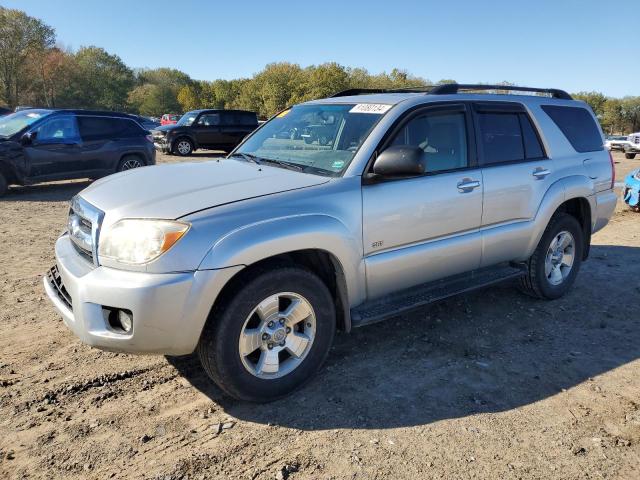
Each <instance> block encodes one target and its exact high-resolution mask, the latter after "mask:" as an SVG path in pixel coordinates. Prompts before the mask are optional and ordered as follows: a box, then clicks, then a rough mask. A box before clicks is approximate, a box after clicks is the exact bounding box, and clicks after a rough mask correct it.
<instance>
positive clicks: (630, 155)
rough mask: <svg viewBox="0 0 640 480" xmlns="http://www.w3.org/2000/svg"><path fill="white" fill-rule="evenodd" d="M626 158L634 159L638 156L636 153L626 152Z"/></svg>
mask: <svg viewBox="0 0 640 480" xmlns="http://www.w3.org/2000/svg"><path fill="white" fill-rule="evenodd" d="M624 158H626V159H627V160H633V159H634V158H636V154H635V153H625V154H624Z"/></svg>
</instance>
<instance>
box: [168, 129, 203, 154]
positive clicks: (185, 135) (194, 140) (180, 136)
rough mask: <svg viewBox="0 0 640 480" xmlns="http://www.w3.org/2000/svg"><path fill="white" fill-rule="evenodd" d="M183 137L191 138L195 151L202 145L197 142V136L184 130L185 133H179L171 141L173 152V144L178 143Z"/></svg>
mask: <svg viewBox="0 0 640 480" xmlns="http://www.w3.org/2000/svg"><path fill="white" fill-rule="evenodd" d="M183 138H184V139H187V140H189V141H190V142H191V145H193V151H195V150H197V149H198V148H200V145H199V144H198V142H196V139H195V137H194V136H193V135H191V134H190V133H186V132H183V133H179V134H177V135H176V138H174V139H173V140H172V141H171V145H170V146H169V147H170V149H171V151H172V152H173V146H174V145H175V144H176V142H178V141H179V140H182V139H183Z"/></svg>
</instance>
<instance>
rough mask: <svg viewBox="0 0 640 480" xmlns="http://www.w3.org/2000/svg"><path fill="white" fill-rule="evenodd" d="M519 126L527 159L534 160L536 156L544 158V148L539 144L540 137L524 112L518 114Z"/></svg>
mask: <svg viewBox="0 0 640 480" xmlns="http://www.w3.org/2000/svg"><path fill="white" fill-rule="evenodd" d="M519 118H520V127H521V128H522V139H523V140H524V154H525V156H526V157H527V160H534V159H538V158H544V157H545V154H544V150H543V149H542V145H541V144H540V139H539V138H538V135H537V134H536V131H535V130H534V128H533V125H531V120H529V117H528V116H527V115H525V114H524V113H521V114H520V115H519Z"/></svg>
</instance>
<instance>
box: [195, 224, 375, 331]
mask: <svg viewBox="0 0 640 480" xmlns="http://www.w3.org/2000/svg"><path fill="white" fill-rule="evenodd" d="M358 238H361V236H357V235H355V234H354V233H353V232H351V231H349V230H348V228H347V227H346V226H345V225H344V224H343V223H342V222H340V221H339V220H337V219H336V218H334V217H330V216H327V215H319V214H310V215H295V216H292V217H285V218H279V219H272V220H269V221H266V222H259V223H256V224H253V225H248V226H245V227H242V228H240V229H237V230H235V231H233V232H231V233H229V234H227V235H226V236H224V237H223V238H221V239H219V240H218V241H217V242H215V243H214V244H213V246H212V247H211V248H210V250H209V252H208V253H207V255H206V256H205V258H204V259H203V261H202V262H201V264H200V266H199V267H198V268H199V269H200V270H203V269H215V268H224V267H228V266H234V265H244V266H246V267H247V268H245V269H243V272H244V271H245V270H250V269H252V268H259V267H261V266H263V267H264V266H273V265H274V263H278V262H288V263H289V264H291V263H293V264H297V265H300V266H302V267H304V268H307V269H309V270H311V271H313V272H314V273H316V274H317V275H318V276H319V277H320V278H321V279H322V280H323V281H324V282H325V284H327V286H328V288H329V289H330V290H332V294H334V299H335V301H336V305H337V306H338V307H337V311H336V313H337V316H338V318H339V319H340V322H341V323H339V325H338V326H339V328H342V329H344V330H347V331H348V330H349V329H350V327H351V322H350V315H349V311H350V308H351V307H352V306H353V305H355V304H358V303H361V302H362V301H364V298H365V286H364V263H363V262H362V244H361V242H359V241H358Z"/></svg>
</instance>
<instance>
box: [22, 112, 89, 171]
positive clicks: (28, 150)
mask: <svg viewBox="0 0 640 480" xmlns="http://www.w3.org/2000/svg"><path fill="white" fill-rule="evenodd" d="M33 132H34V133H35V135H36V136H35V138H34V140H33V143H32V144H31V145H29V146H25V147H24V155H25V159H26V161H27V166H28V167H27V168H28V171H29V177H31V178H34V179H35V178H43V177H44V178H57V177H59V178H69V176H72V175H73V172H76V171H78V170H81V169H82V164H81V161H80V155H79V154H80V144H81V140H80V135H79V134H78V125H77V122H76V118H75V117H74V116H73V115H55V116H54V117H53V118H49V119H47V120H45V121H44V122H43V123H42V124H41V125H40V126H38V127H37V128H36V129H35V130H33Z"/></svg>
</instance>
